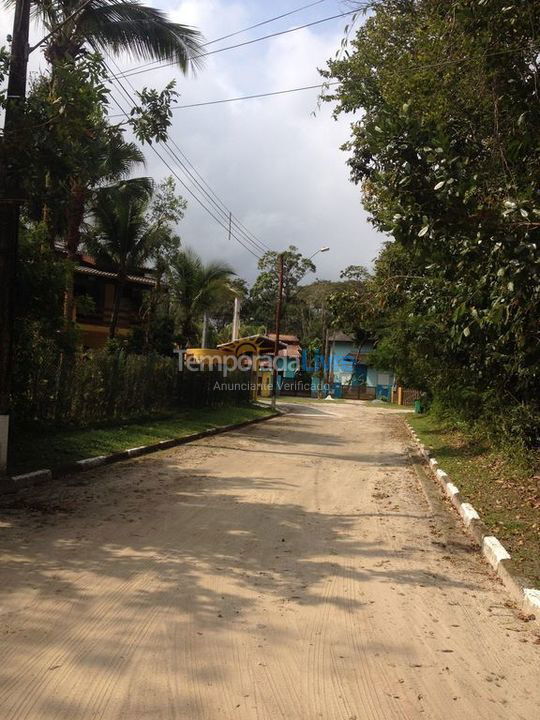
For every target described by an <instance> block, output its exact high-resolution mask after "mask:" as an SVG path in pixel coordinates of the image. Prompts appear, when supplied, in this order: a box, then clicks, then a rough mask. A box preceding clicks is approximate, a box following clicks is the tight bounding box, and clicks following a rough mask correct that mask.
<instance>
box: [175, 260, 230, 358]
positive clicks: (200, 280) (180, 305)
mask: <svg viewBox="0 0 540 720" xmlns="http://www.w3.org/2000/svg"><path fill="white" fill-rule="evenodd" d="M234 274H235V273H234V271H233V269H232V268H231V267H230V266H229V265H228V264H227V263H223V262H219V261H215V262H210V263H208V264H206V265H205V264H204V263H203V261H202V260H201V258H200V257H199V256H198V255H197V254H196V253H195V252H194V251H193V250H191V249H189V248H185V249H182V250H180V251H179V252H178V253H176V255H175V256H174V257H173V258H172V259H171V263H170V267H169V273H168V280H169V284H170V290H171V294H172V297H173V299H174V302H175V304H176V307H177V315H178V330H179V335H180V340H181V342H182V343H183V344H184V345H189V344H191V343H195V342H196V341H197V338H198V334H199V333H198V329H197V320H199V319H200V318H201V317H202V315H203V314H204V313H205V312H206V311H207V310H209V309H210V308H211V307H212V305H214V304H215V303H216V301H217V300H218V299H219V298H220V297H222V292H223V288H224V285H225V284H226V283H227V282H228V280H230V278H231V277H232V276H233V275H234Z"/></svg>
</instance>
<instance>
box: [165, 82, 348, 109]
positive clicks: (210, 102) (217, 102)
mask: <svg viewBox="0 0 540 720" xmlns="http://www.w3.org/2000/svg"><path fill="white" fill-rule="evenodd" d="M323 85H326V87H330V86H332V85H339V82H338V81H336V82H331V83H326V84H325V83H318V84H317V85H304V86H303V87H297V88H290V89H288V90H274V91H273V92H267V93H257V94H256V95H242V96H240V97H233V98H225V99H224V100H207V101H206V102H200V103H191V104H190V105H175V106H174V107H173V108H171V110H185V109H187V108H195V107H203V106H204V105H221V104H222V103H230V102H238V101H239V100H254V99H256V98H265V97H272V96H273V95H287V94H288V93H295V92H301V91H302V90H315V89H316V88H319V89H320V88H321V87H322V86H323Z"/></svg>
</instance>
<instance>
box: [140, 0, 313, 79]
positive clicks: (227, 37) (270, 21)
mask: <svg viewBox="0 0 540 720" xmlns="http://www.w3.org/2000/svg"><path fill="white" fill-rule="evenodd" d="M323 2H327V0H317V2H312V3H309V5H302V6H301V7H298V8H295V9H294V10H290V11H289V12H286V13H283V14H282V15H276V16H274V17H271V18H267V19H266V20H262V21H261V22H258V23H255V24H254V25H250V26H249V27H245V28H242V29H241V30H236V31H235V32H232V33H229V34H228V35H221V37H217V38H215V39H214V40H209V41H208V42H205V43H203V44H202V45H201V47H203V48H206V47H208V46H209V45H214V44H215V43H217V42H221V40H228V39H229V38H232V37H236V36H237V35H241V34H242V33H245V32H248V31H249V30H254V29H255V28H258V27H261V26H262V25H268V24H269V23H272V22H276V20H281V19H282V18H284V17H288V16H289V15H294V14H295V13H297V12H300V11H302V10H307V9H308V8H311V7H314V6H315V5H320V4H321V3H323ZM160 62H161V61H160V60H152V61H150V62H147V63H144V64H142V65H138V66H135V67H134V68H131V69H132V70H140V69H142V68H146V67H151V66H152V65H157V64H159V63H160Z"/></svg>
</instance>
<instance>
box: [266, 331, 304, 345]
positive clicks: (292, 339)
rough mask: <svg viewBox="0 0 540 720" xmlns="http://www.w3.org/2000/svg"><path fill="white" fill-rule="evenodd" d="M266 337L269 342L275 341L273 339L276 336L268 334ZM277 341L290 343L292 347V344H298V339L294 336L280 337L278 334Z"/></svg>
mask: <svg viewBox="0 0 540 720" xmlns="http://www.w3.org/2000/svg"><path fill="white" fill-rule="evenodd" d="M268 337H269V338H270V340H275V339H276V334H275V333H268ZM279 339H280V340H282V341H283V342H284V343H291V344H293V345H294V344H300V340H299V339H298V337H297V336H296V335H282V334H281V333H280V335H279Z"/></svg>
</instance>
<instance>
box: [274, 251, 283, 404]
mask: <svg viewBox="0 0 540 720" xmlns="http://www.w3.org/2000/svg"><path fill="white" fill-rule="evenodd" d="M283 255H284V253H279V255H278V293H277V301H276V340H275V343H274V371H273V373H272V407H273V408H275V407H276V397H277V381H278V370H277V358H278V353H279V330H280V325H281V304H282V302H283Z"/></svg>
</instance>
